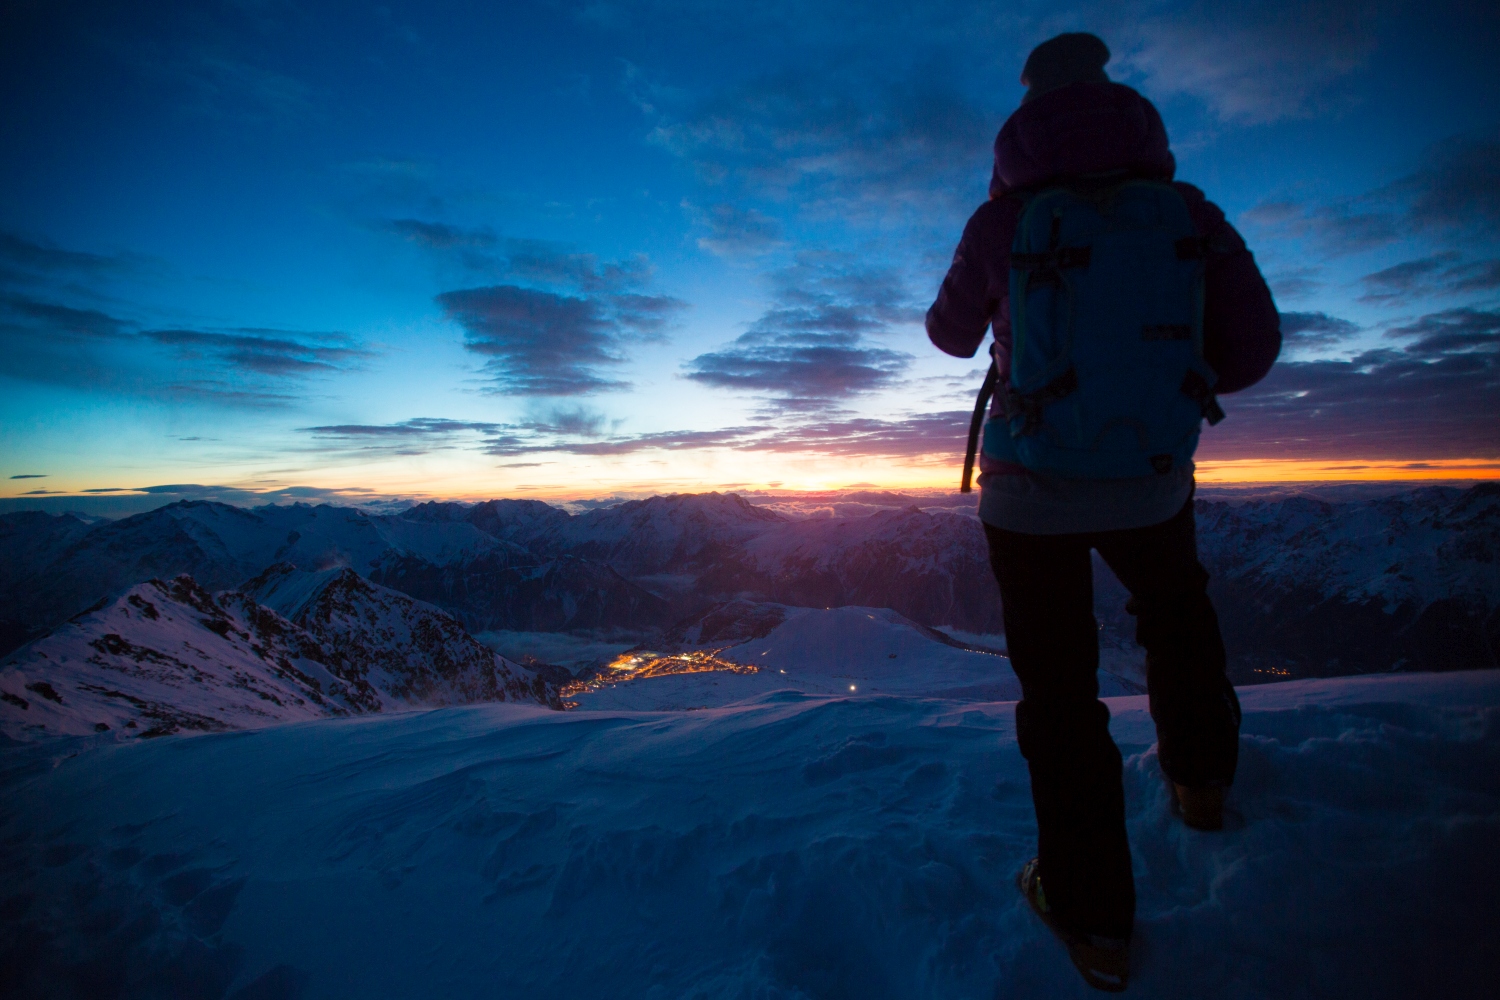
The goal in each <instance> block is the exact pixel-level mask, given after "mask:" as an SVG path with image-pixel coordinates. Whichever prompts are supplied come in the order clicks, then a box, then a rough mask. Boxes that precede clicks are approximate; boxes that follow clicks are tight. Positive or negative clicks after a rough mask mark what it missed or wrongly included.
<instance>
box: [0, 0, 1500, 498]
mask: <svg viewBox="0 0 1500 1000" xmlns="http://www.w3.org/2000/svg"><path fill="white" fill-rule="evenodd" d="M1068 30H1088V31H1093V32H1095V33H1097V34H1099V35H1100V36H1101V37H1102V38H1104V40H1105V41H1106V43H1107V44H1108V45H1109V46H1110V48H1111V51H1112V53H1113V58H1112V60H1111V62H1110V63H1109V64H1108V66H1107V70H1108V72H1109V74H1110V75H1111V77H1112V78H1113V79H1115V80H1118V81H1120V82H1123V83H1126V84H1128V85H1130V86H1132V87H1135V88H1136V89H1138V90H1139V91H1140V92H1141V93H1143V94H1144V95H1146V96H1147V97H1148V98H1150V99H1151V100H1152V101H1153V102H1155V103H1156V105H1157V107H1158V108H1159V109H1160V110H1161V112H1162V115H1163V118H1164V120H1165V122H1166V125H1167V128H1168V132H1169V134H1170V136H1171V139H1172V143H1173V149H1174V152H1175V153H1176V156H1177V160H1178V164H1179V169H1178V176H1179V178H1181V179H1184V180H1188V181H1190V182H1192V183H1194V184H1197V185H1198V186H1199V187H1201V188H1203V189H1204V191H1205V192H1206V193H1207V194H1208V196H1209V197H1210V198H1211V199H1213V200H1214V201H1215V202H1216V203H1217V204H1219V205H1220V206H1222V207H1223V209H1224V210H1225V212H1226V213H1227V215H1228V217H1229V219H1230V220H1231V221H1232V222H1233V223H1234V225H1235V226H1236V227H1237V228H1238V229H1239V230H1240V232H1241V233H1242V234H1243V235H1244V236H1245V238H1246V240H1247V241H1248V242H1249V245H1250V246H1251V248H1252V250H1253V251H1254V252H1255V254H1256V258H1257V260H1258V262H1259V263H1260V265H1261V268H1262V270H1263V271H1264V272H1265V274H1266V276H1267V278H1268V280H1269V281H1270V284H1271V287H1272V289H1273V292H1274V294H1275V296H1276V301H1277V305H1278V308H1279V309H1280V311H1281V313H1282V317H1283V333H1284V335H1285V337H1286V346H1285V349H1284V350H1283V354H1282V358H1281V360H1280V362H1279V363H1278V364H1277V366H1276V368H1275V369H1273V371H1272V374H1271V375H1270V376H1269V377H1268V378H1267V379H1266V380H1265V381H1264V382H1263V383H1261V384H1260V385H1259V386H1257V387H1255V388H1252V389H1250V390H1247V391H1245V392H1243V393H1239V394H1236V395H1233V396H1228V397H1226V398H1225V399H1224V400H1223V403H1224V407H1225V409H1226V410H1227V411H1228V413H1229V419H1228V420H1226V421H1224V423H1222V424H1220V425H1219V426H1218V427H1215V428H1212V429H1209V430H1206V431H1205V433H1204V437H1203V441H1202V444H1201V446H1200V449H1199V453H1198V459H1199V475H1200V479H1201V480H1202V481H1205V482H1233V481H1257V480H1260V481H1272V480H1299V479H1362V478H1392V477H1439V478H1469V477H1494V476H1497V475H1500V110H1497V108H1500V101H1497V97H1500V60H1497V59H1496V58H1495V53H1496V50H1497V46H1500V7H1496V6H1495V5H1493V4H1484V3H1445V2H1441V0H1440V2H1428V3H1415V2H1406V0H1397V2H1386V0H1375V2H1371V3H1351V2H1343V0H1333V2H1329V0H1315V2H1310V3H1295V4H1292V3H1287V4H1266V3H1262V4H1246V3H1223V2H1214V3H1198V2H1184V0H1142V2H1130V3H1095V4H1075V5H1058V4H1055V3H947V2H943V3H912V2H910V0H901V2H893V3H883V2H862V3H822V2H817V0H801V2H797V3H786V4H783V3H776V2H760V3H754V4H746V3H742V2H737V3H723V4H721V3H716V2H702V0H699V2H691V3H677V2H671V0H652V2H642V3H611V2H583V3H572V2H566V0H555V2H538V3H524V4H523V3H505V4H493V3H444V2H435V0H429V2H425V3H420V4H418V3H389V4H386V5H369V4H355V3H335V2H328V3H296V4H293V3H283V2H276V0H233V2H225V0H194V2H182V3H176V2H149V0H143V2H138V3H132V4H128V5H122V4H115V3H88V2H73V0H6V2H5V3H4V4H3V5H0V499H3V498H14V499H10V500H6V501H4V502H5V503H6V504H7V505H8V506H14V505H16V504H18V503H19V504H25V503H28V502H31V501H32V500H35V501H37V502H40V501H41V500H43V499H46V498H49V497H53V498H58V499H59V500H60V499H61V498H64V497H76V496H80V495H91V496H95V497H125V496H131V497H134V498H136V500H137V501H139V500H144V499H149V498H152V497H157V496H164V497H173V498H175V497H178V496H189V495H194V496H196V495H204V496H207V495H213V496H220V497H240V498H244V497H251V498H253V497H257V496H259V497H264V498H270V499H275V500H285V499H296V498H309V499H318V498H322V499H340V498H342V499H344V500H345V501H349V502H365V501H372V500H379V499H386V500H389V499H390V498H396V497H445V498H455V499H465V498H467V499H476V498H481V497H490V496H535V497H541V498H566V497H587V496H604V495H616V494H618V495H625V494H631V493H653V492H674V491H696V490H704V489H745V490H749V489H770V490H777V489H785V490H816V489H838V488H846V487H849V486H854V485H856V484H867V485H874V486H879V487H887V488H902V489H919V488H937V487H943V488H951V487H953V486H956V483H957V478H958V467H959V465H960V463H961V461H962V451H963V436H964V431H965V429H966V426H967V422H968V414H969V411H970V409H971V407H972V405H973V403H972V400H973V394H974V392H975V391H976V390H977V388H978V384H979V382H980V380H981V377H982V375H983V370H982V365H981V363H980V362H979V361H975V360H972V359H971V360H964V359H957V358H950V357H947V356H944V355H942V354H940V353H938V352H937V351H936V350H935V349H934V348H933V347H932V346H931V345H930V344H929V343H928V342H927V339H926V335H925V333H924V331H923V326H922V317H923V314H924V313H925V311H926V308H927V306H928V305H929V304H930V303H931V301H932V298H933V296H934V294H935V292H936V290H937V287H938V284H939V283H940V282H941V280H942V277H943V274H944V272H945V270H946V268H947V264H948V262H949V259H950V257H951V255H952V252H953V248H954V245H955V244H956V242H957V239H958V236H959V234H960V233H961V231H962V228H963V224H964V222H965V220H966V219H967V217H968V215H969V214H970V213H971V212H972V211H973V210H974V209H975V208H976V207H977V206H978V205H979V204H980V203H981V202H982V201H983V200H984V198H985V197H986V185H987V182H988V178H989V170H990V163H991V155H992V154H991V144H992V142H993V139H994V135H995V133H996V131H997V130H998V129H999V127H1000V125H1001V124H1002V123H1003V122H1004V121H1005V119H1006V117H1007V116H1008V115H1009V114H1010V113H1011V112H1012V111H1014V110H1015V108H1016V107H1017V106H1018V104H1019V102H1020V98H1021V95H1022V92H1023V88H1022V87H1021V86H1020V83H1019V74H1020V68H1021V66H1022V64H1023V62H1024V60H1025V57H1026V54H1027V53H1028V52H1029V51H1030V49H1031V48H1032V47H1033V46H1034V45H1036V44H1037V43H1039V42H1041V41H1043V40H1045V39H1046V38H1048V37H1051V36H1052V35H1054V34H1057V33H1058V32H1061V31H1068Z"/></svg>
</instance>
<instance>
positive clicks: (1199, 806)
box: [1167, 780, 1224, 831]
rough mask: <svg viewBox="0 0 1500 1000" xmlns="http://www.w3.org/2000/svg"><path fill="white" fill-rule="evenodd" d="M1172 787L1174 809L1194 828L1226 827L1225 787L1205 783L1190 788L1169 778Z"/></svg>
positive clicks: (1212, 828)
mask: <svg viewBox="0 0 1500 1000" xmlns="http://www.w3.org/2000/svg"><path fill="white" fill-rule="evenodd" d="M1167 784H1168V785H1170V786H1171V788H1172V811H1173V812H1174V813H1176V814H1177V815H1179V816H1181V817H1182V821H1183V822H1184V823H1186V824H1187V825H1188V826H1190V827H1192V828H1193V829H1194V830H1209V831H1212V830H1222V829H1224V788H1223V786H1221V785H1204V786H1202V787H1201V788H1189V787H1188V786H1187V785H1179V784H1178V783H1177V782H1175V781H1171V780H1169V781H1168V782H1167Z"/></svg>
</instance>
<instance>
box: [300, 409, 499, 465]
mask: <svg viewBox="0 0 1500 1000" xmlns="http://www.w3.org/2000/svg"><path fill="white" fill-rule="evenodd" d="M506 427H507V425H505V424H496V423H489V422H486V421H476V420H449V419H447V418H444V417H413V418H412V419H410V420H403V421H401V422H400V423H394V424H324V425H322V426H318V427H303V428H301V430H302V432H303V433H305V434H310V435H312V437H313V439H314V440H315V441H316V442H317V444H316V450H318V451H323V452H328V451H332V452H337V453H342V454H350V453H357V454H360V455H363V456H376V457H395V456H411V455H426V454H430V453H431V452H434V451H442V450H446V449H450V448H454V447H458V446H461V445H464V444H469V445H473V444H474V442H475V441H477V440H480V439H481V438H483V437H484V436H487V435H488V436H492V435H496V434H500V433H502V432H503V431H504V430H505V429H506Z"/></svg>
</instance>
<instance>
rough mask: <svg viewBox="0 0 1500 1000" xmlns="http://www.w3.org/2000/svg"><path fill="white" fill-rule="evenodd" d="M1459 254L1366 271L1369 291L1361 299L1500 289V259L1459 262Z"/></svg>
mask: <svg viewBox="0 0 1500 1000" xmlns="http://www.w3.org/2000/svg"><path fill="white" fill-rule="evenodd" d="M1459 257H1460V255H1459V254H1458V252H1457V251H1453V250H1448V251H1444V252H1442V253H1436V254H1433V255H1431V256H1430V257H1423V258H1420V259H1418V260H1409V261H1405V262H1403V263H1400V264H1396V265H1395V266H1393V267H1388V268H1386V269H1384V270H1383V271H1376V272H1375V273H1374V274H1367V275H1365V276H1364V277H1363V278H1361V279H1360V281H1361V282H1362V283H1363V284H1364V286H1365V287H1366V288H1367V289H1369V290H1368V291H1367V292H1365V294H1363V295H1361V296H1360V301H1361V302H1374V303H1379V304H1388V303H1396V302H1405V301H1408V300H1411V299H1416V298H1428V297H1432V296H1437V295H1452V294H1459V293H1463V292H1480V291H1489V290H1491V289H1494V288H1500V260H1481V261H1471V262H1469V263H1458V261H1459Z"/></svg>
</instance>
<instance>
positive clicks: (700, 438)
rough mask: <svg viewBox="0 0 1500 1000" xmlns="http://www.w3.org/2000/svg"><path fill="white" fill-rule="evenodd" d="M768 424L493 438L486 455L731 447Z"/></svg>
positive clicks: (580, 453) (749, 437) (741, 442)
mask: <svg viewBox="0 0 1500 1000" xmlns="http://www.w3.org/2000/svg"><path fill="white" fill-rule="evenodd" d="M770 430H771V428H770V427H769V426H750V427H727V428H724V429H722V430H712V431H663V432H659V433H653V434H641V435H638V436H635V437H621V438H612V439H609V440H604V441H560V440H551V441H547V440H538V439H536V438H530V437H523V436H511V437H501V438H496V439H494V440H492V441H490V442H488V443H487V444H486V446H485V448H484V451H485V454H487V455H496V456H501V457H510V456H516V455H529V454H534V453H536V452H550V451H555V452H563V453H565V454H570V455H594V456H603V455H625V454H630V453H632V452H637V451H646V450H650V449H659V450H662V451H683V450H690V449H697V448H726V447H728V448H733V447H736V446H740V445H744V444H746V443H747V442H749V441H751V440H754V439H755V437H756V435H760V434H764V433H766V432H768V431H770Z"/></svg>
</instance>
